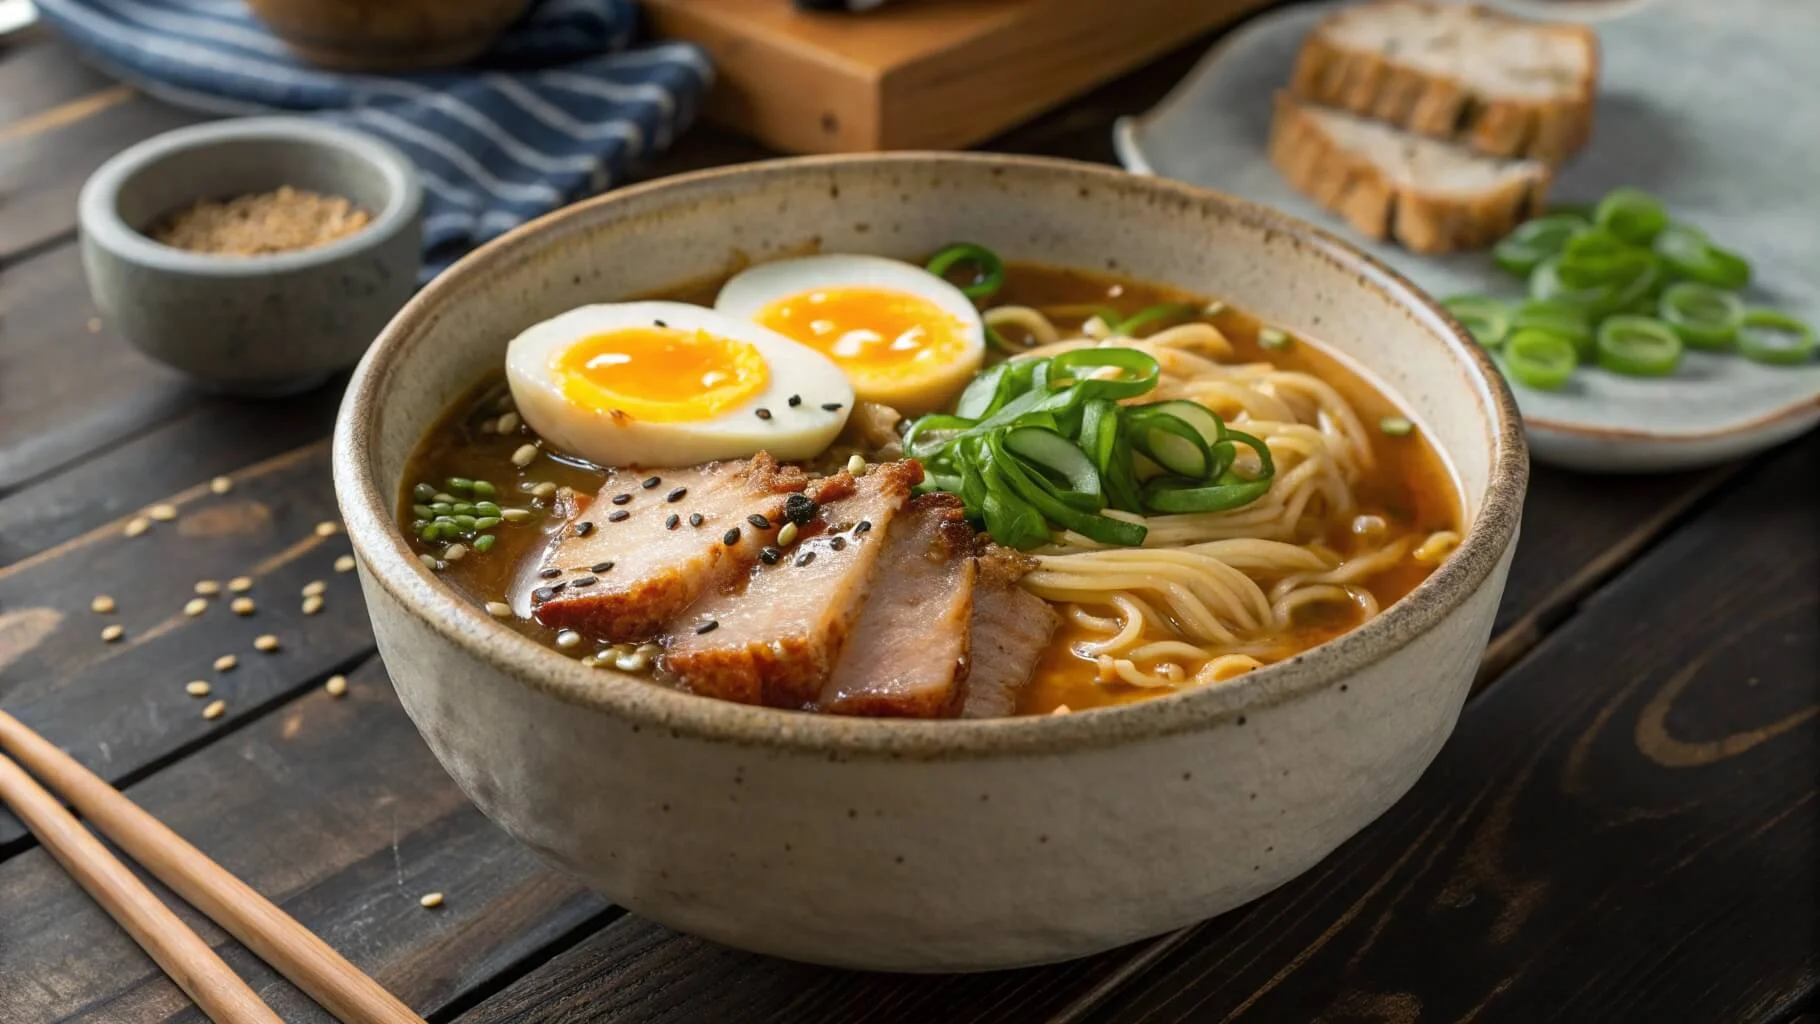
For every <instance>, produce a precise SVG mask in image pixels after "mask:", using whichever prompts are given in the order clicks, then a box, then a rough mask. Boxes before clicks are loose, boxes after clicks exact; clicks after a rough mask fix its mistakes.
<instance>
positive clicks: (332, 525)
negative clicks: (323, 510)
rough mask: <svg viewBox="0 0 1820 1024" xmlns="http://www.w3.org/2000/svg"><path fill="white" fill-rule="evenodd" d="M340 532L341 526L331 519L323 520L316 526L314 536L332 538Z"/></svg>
mask: <svg viewBox="0 0 1820 1024" xmlns="http://www.w3.org/2000/svg"><path fill="white" fill-rule="evenodd" d="M340 532H341V524H340V523H337V522H335V521H334V520H332V519H324V520H323V521H322V522H320V523H317V524H316V536H318V537H333V536H335V535H336V534H337V533H340Z"/></svg>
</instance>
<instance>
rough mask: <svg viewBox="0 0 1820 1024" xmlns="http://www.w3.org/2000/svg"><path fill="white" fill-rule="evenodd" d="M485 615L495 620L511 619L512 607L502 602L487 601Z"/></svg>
mask: <svg viewBox="0 0 1820 1024" xmlns="http://www.w3.org/2000/svg"><path fill="white" fill-rule="evenodd" d="M487 614H488V615H491V616H493V617H494V618H496V619H509V618H511V617H512V606H511V605H509V604H507V603H505V602H504V601H488V602H487Z"/></svg>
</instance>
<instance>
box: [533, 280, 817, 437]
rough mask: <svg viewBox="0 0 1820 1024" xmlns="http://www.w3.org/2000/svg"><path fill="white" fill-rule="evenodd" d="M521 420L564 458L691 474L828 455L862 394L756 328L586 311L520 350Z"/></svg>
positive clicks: (634, 307)
mask: <svg viewBox="0 0 1820 1024" xmlns="http://www.w3.org/2000/svg"><path fill="white" fill-rule="evenodd" d="M506 381H507V383H508V384H510V385H511V388H512V398H513V400H514V401H515V402H517V403H518V411H519V414H520V415H522V416H523V417H524V419H525V422H526V423H528V424H530V426H531V429H532V430H535V431H536V432H537V433H538V435H539V436H541V437H542V438H543V439H544V440H546V441H548V442H549V443H550V444H552V445H554V446H555V447H556V448H557V449H559V450H561V451H563V452H567V453H569V454H572V455H578V456H580V457H582V458H584V459H587V460H588V461H590V462H593V463H596V464H598V465H602V466H691V465H695V464H697V463H702V462H707V461H709V460H712V459H733V458H743V457H745V456H748V455H751V454H753V453H754V452H757V451H759V450H761V449H762V450H764V451H767V452H770V453H771V454H772V455H774V456H776V457H777V458H779V459H783V460H793V459H807V458H812V457H814V456H816V455H819V454H820V453H821V452H822V450H823V449H825V448H827V447H828V444H829V442H831V441H833V440H834V435H836V434H838V433H840V429H841V427H842V426H844V425H845V424H846V422H847V414H848V412H849V411H850V410H851V409H852V407H853V388H852V386H851V385H849V384H848V383H847V378H846V376H845V375H843V374H842V373H841V371H840V369H839V368H838V367H836V366H835V365H834V364H833V363H832V362H830V361H829V360H828V358H827V357H826V356H823V355H822V354H821V353H819V352H816V351H814V350H813V349H811V348H808V347H806V346H803V345H798V344H797V343H796V342H793V341H791V340H790V339H788V338H785V337H782V336H780V335H778V334H776V333H774V332H772V331H769V330H767V329H765V328H763V327H760V326H758V325H757V324H754V323H752V322H750V321H747V320H740V319H736V318H734V317H731V316H727V315H725V314H723V313H716V312H715V311H714V310H711V309H703V308H702V307H700V306H691V305H688V304H687V303H682V302H622V303H617V304H614V305H600V306H582V307H580V308H577V309H571V310H569V311H568V312H567V313H564V314H562V315H560V316H556V317H552V318H550V319H548V320H545V321H544V322H542V323H540V324H537V325H536V326H534V327H531V328H529V329H528V330H526V331H525V332H524V333H523V334H520V335H519V336H518V337H516V338H513V339H512V343H511V345H510V346H508V347H507V349H506Z"/></svg>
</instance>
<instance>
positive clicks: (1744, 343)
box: [1738, 309, 1814, 366]
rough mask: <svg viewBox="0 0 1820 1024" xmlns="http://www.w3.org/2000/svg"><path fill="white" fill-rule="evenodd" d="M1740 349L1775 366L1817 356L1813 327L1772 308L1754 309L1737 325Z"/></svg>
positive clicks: (1793, 363) (1747, 357) (1756, 359)
mask: <svg viewBox="0 0 1820 1024" xmlns="http://www.w3.org/2000/svg"><path fill="white" fill-rule="evenodd" d="M1738 351H1739V352H1741V353H1743V355H1744V357H1745V358H1746V359H1751V360H1755V361H1756V362H1759V363H1769V364H1770V365H1772V366H1797V365H1799V364H1801V363H1805V362H1807V361H1808V360H1809V359H1812V358H1813V356H1814V329H1813V328H1812V327H1809V326H1808V325H1807V324H1805V323H1802V322H1801V321H1799V320H1797V319H1795V318H1794V317H1792V316H1788V315H1786V314H1783V313H1778V312H1776V311H1775V310H1773V309H1753V310H1751V311H1750V312H1748V313H1746V314H1744V321H1743V322H1742V323H1741V324H1740V325H1739V327H1738Z"/></svg>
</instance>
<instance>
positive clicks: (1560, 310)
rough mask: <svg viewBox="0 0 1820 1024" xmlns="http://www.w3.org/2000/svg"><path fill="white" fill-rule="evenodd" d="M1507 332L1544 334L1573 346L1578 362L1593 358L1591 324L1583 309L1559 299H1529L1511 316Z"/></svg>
mask: <svg viewBox="0 0 1820 1024" xmlns="http://www.w3.org/2000/svg"><path fill="white" fill-rule="evenodd" d="M1510 329H1511V330H1512V331H1513V332H1514V331H1547V332H1548V333H1549V334H1556V335H1560V336H1561V337H1563V338H1566V339H1567V340H1568V341H1570V342H1572V343H1573V346H1574V354H1575V355H1576V356H1577V357H1578V358H1579V359H1580V361H1581V362H1587V361H1590V360H1591V359H1592V357H1593V325H1592V320H1591V319H1590V318H1589V317H1588V316H1587V315H1586V310H1585V309H1584V308H1583V307H1581V306H1577V305H1575V304H1574V303H1571V302H1564V301H1561V300H1559V299H1531V300H1529V301H1528V302H1525V303H1523V304H1522V305H1520V306H1518V307H1517V308H1516V310H1515V311H1514V312H1513V313H1511V317H1510Z"/></svg>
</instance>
